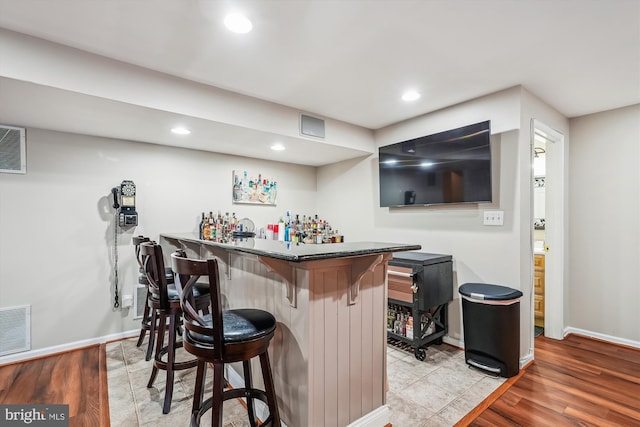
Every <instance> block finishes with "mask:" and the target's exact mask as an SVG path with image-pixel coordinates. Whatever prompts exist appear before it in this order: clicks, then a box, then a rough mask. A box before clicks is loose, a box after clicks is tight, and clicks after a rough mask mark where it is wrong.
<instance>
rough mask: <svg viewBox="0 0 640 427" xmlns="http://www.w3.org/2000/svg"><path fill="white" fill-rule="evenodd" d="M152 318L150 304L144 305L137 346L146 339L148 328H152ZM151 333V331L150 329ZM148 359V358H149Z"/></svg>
mask: <svg viewBox="0 0 640 427" xmlns="http://www.w3.org/2000/svg"><path fill="white" fill-rule="evenodd" d="M146 298H147V301H148V300H149V287H148V286H147V297H146ZM150 321H151V319H150V318H149V304H145V305H144V313H143V314H142V321H141V322H140V336H139V337H138V342H137V343H136V347H140V346H141V345H142V342H143V341H144V337H145V335H146V334H147V330H149V329H151V324H150V323H149V322H150ZM149 333H151V331H149ZM147 360H148V359H147Z"/></svg>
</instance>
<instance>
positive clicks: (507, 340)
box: [458, 283, 522, 378]
mask: <svg viewBox="0 0 640 427" xmlns="http://www.w3.org/2000/svg"><path fill="white" fill-rule="evenodd" d="M458 292H460V294H461V295H462V324H463V328H464V358H465V361H466V362H467V364H469V365H471V366H474V367H476V368H479V369H482V370H484V371H488V372H492V373H494V374H497V375H500V376H502V377H506V378H508V377H513V376H514V375H517V374H518V372H519V371H520V297H522V292H520V291H519V290H517V289H513V288H509V287H506V286H500V285H490V284H486V283H465V284H463V285H462V286H460V288H459V289H458Z"/></svg>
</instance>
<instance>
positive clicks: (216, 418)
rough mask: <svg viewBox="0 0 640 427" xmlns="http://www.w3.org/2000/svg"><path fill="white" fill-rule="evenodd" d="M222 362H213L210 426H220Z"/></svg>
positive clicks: (222, 379)
mask: <svg viewBox="0 0 640 427" xmlns="http://www.w3.org/2000/svg"><path fill="white" fill-rule="evenodd" d="M223 384H224V363H222V362H214V363H213V396H212V401H211V427H222V404H223V403H224V400H223V393H224V388H223Z"/></svg>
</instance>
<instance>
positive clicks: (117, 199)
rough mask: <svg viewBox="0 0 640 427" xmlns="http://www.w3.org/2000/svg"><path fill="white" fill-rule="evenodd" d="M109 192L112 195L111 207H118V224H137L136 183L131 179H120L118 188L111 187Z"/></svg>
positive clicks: (131, 225) (129, 225)
mask: <svg viewBox="0 0 640 427" xmlns="http://www.w3.org/2000/svg"><path fill="white" fill-rule="evenodd" d="M111 194H112V195H113V208H114V209H118V225H119V226H120V227H133V226H136V225H138V213H137V212H136V185H135V184H134V183H133V181H128V180H125V181H122V183H121V184H120V188H117V187H114V188H112V189H111Z"/></svg>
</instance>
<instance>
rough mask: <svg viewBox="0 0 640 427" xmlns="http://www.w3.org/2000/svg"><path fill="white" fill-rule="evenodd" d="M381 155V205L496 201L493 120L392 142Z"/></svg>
mask: <svg viewBox="0 0 640 427" xmlns="http://www.w3.org/2000/svg"><path fill="white" fill-rule="evenodd" d="M378 154H379V156H378V162H379V170H380V206H381V207H392V206H429V205H440V204H447V203H488V202H491V201H492V192H491V122H490V121H485V122H480V123H475V124H472V125H468V126H463V127H460V128H457V129H451V130H447V131H444V132H439V133H436V134H433V135H427V136H423V137H420V138H415V139H411V140H408V141H403V142H398V143H395V144H391V145H386V146H384V147H380V148H379V149H378Z"/></svg>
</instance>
